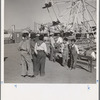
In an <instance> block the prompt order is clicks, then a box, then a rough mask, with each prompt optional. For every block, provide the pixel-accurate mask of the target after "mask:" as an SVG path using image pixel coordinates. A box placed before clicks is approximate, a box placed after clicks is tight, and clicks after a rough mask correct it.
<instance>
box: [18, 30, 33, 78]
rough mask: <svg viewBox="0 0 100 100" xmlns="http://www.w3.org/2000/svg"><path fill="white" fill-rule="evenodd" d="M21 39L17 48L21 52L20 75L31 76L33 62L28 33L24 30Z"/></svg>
mask: <svg viewBox="0 0 100 100" xmlns="http://www.w3.org/2000/svg"><path fill="white" fill-rule="evenodd" d="M22 37H23V40H22V41H21V42H20V43H19V47H18V50H19V51H20V54H21V65H22V74H21V76H23V77H25V76H29V77H33V76H34V73H33V64H32V60H31V53H30V40H29V33H28V32H27V31H26V32H24V33H23V34H22Z"/></svg>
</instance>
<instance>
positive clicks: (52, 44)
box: [50, 33, 55, 61]
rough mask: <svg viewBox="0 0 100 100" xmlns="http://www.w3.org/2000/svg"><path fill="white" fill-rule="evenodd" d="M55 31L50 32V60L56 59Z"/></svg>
mask: <svg viewBox="0 0 100 100" xmlns="http://www.w3.org/2000/svg"><path fill="white" fill-rule="evenodd" d="M53 35H54V33H50V60H51V61H55V40H54V37H53Z"/></svg>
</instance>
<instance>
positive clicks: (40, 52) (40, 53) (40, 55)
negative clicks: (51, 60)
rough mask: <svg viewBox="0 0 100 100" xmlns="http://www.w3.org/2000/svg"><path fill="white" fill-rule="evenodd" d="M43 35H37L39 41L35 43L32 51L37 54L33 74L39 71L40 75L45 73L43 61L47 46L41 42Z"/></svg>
mask: <svg viewBox="0 0 100 100" xmlns="http://www.w3.org/2000/svg"><path fill="white" fill-rule="evenodd" d="M43 38H44V37H43V35H40V36H39V41H38V42H37V43H36V44H35V48H34V51H35V53H36V55H37V68H36V70H35V72H36V73H35V76H36V75H38V74H39V73H40V75H41V76H44V75H45V61H46V54H47V46H46V44H45V42H43Z"/></svg>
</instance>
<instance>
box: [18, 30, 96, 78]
mask: <svg viewBox="0 0 100 100" xmlns="http://www.w3.org/2000/svg"><path fill="white" fill-rule="evenodd" d="M75 42H76V39H74V38H73V39H70V40H69V39H68V38H67V37H62V36H61V34H58V36H57V38H56V39H55V38H54V34H53V33H50V36H49V44H50V45H49V44H46V43H45V41H44V36H43V35H39V34H37V35H36V34H35V33H33V34H31V35H30V37H29V33H28V32H27V31H26V32H23V34H22V41H21V42H20V43H19V47H18V50H19V51H20V55H21V66H22V74H21V75H22V76H23V77H26V76H28V77H34V76H37V75H39V74H40V76H44V75H45V62H46V56H47V55H48V49H47V46H49V47H50V61H54V62H55V61H56V54H57V52H60V53H61V55H62V66H64V67H65V66H67V68H70V69H75V67H76V62H77V58H78V54H79V49H78V46H77V45H76V43H75ZM90 55H91V56H92V57H94V58H95V56H94V52H92V53H91V54H90Z"/></svg>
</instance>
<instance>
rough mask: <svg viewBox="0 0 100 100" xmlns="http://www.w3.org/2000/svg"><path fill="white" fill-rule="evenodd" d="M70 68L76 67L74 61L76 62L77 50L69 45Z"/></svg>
mask: <svg viewBox="0 0 100 100" xmlns="http://www.w3.org/2000/svg"><path fill="white" fill-rule="evenodd" d="M70 56H71V66H70V67H71V68H75V67H76V62H77V57H78V54H77V51H76V49H75V47H74V46H73V47H72V46H71V55H70Z"/></svg>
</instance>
